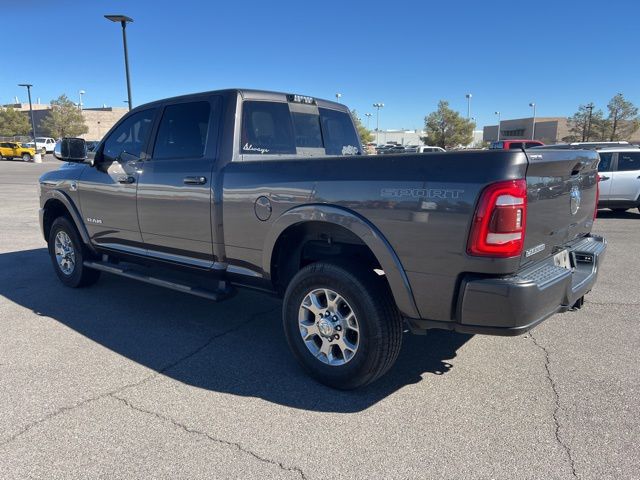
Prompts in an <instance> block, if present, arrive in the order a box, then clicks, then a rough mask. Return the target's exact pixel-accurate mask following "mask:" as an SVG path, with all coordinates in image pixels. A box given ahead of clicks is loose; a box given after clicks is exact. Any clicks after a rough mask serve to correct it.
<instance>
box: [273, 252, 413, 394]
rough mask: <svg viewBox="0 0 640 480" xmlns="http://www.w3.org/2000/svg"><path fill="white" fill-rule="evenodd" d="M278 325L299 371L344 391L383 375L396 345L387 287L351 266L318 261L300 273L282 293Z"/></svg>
mask: <svg viewBox="0 0 640 480" xmlns="http://www.w3.org/2000/svg"><path fill="white" fill-rule="evenodd" d="M283 323H284V330H285V335H286V337H287V342H288V343H289V347H290V348H291V351H292V352H293V354H294V356H295V357H296V359H297V360H298V361H299V362H300V364H301V365H302V367H303V368H304V369H305V370H306V371H307V372H308V373H309V374H310V375H311V376H312V377H314V378H315V379H317V380H318V381H320V382H321V383H324V384H325V385H328V386H330V387H333V388H339V389H344V390H347V389H353V388H357V387H361V386H364V385H366V384H368V383H371V382H373V381H375V380H376V379H378V378H379V377H381V376H382V375H383V374H384V373H386V372H387V370H389V368H391V366H392V365H393V364H394V362H395V361H396V358H397V357H398V353H399V352H400V346H401V343H402V318H401V317H400V313H399V312H398V309H397V307H396V305H395V303H394V301H393V298H392V296H391V293H390V291H389V288H388V286H387V285H386V283H384V282H383V281H382V279H381V278H380V277H378V276H376V275H375V274H374V272H373V271H371V270H365V269H361V268H359V267H356V266H348V267H344V266H341V265H336V264H332V263H323V262H319V263H313V264H311V265H308V266H306V267H304V268H303V269H302V270H300V271H299V272H298V273H297V274H296V275H295V277H294V278H293V279H292V280H291V282H290V283H289V286H288V287H287V291H286V293H285V297H284V305H283Z"/></svg>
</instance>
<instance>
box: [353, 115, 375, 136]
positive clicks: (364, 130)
mask: <svg viewBox="0 0 640 480" xmlns="http://www.w3.org/2000/svg"><path fill="white" fill-rule="evenodd" d="M351 116H352V117H353V121H354V122H355V124H356V128H357V129H358V135H360V140H362V142H363V143H368V142H370V141H372V140H373V135H372V134H371V130H368V129H367V128H366V127H365V126H364V125H363V124H362V120H361V119H360V117H359V116H358V112H356V111H355V110H351Z"/></svg>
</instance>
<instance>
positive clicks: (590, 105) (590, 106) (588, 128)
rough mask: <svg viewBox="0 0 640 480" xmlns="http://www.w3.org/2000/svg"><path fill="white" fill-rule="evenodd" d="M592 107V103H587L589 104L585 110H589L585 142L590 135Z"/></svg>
mask: <svg viewBox="0 0 640 480" xmlns="http://www.w3.org/2000/svg"><path fill="white" fill-rule="evenodd" d="M593 107H594V105H593V103H589V105H587V110H589V123H587V142H588V141H589V139H590V137H591V115H592V114H593Z"/></svg>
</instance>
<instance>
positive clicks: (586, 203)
mask: <svg viewBox="0 0 640 480" xmlns="http://www.w3.org/2000/svg"><path fill="white" fill-rule="evenodd" d="M525 153H526V154H527V158H528V161H529V165H528V167H527V174H526V180H527V217H526V228H525V244H524V251H523V253H522V263H528V262H529V261H532V260H538V259H542V258H545V257H547V256H550V255H552V254H554V253H556V252H557V251H559V250H561V249H563V248H564V246H565V244H566V243H568V242H570V241H571V240H574V239H575V238H578V237H581V236H584V235H586V234H588V233H589V232H590V231H591V227H592V226H593V215H594V209H595V202H596V191H597V181H598V180H597V176H598V172H597V167H598V162H599V157H598V154H597V153H596V152H594V151H591V150H539V149H534V150H527V151H525Z"/></svg>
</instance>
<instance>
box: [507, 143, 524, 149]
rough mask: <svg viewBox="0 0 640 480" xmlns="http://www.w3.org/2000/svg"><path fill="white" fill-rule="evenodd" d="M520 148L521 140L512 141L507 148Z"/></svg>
mask: <svg viewBox="0 0 640 480" xmlns="http://www.w3.org/2000/svg"><path fill="white" fill-rule="evenodd" d="M521 148H522V142H512V143H510V144H509V150H520V149H521Z"/></svg>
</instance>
